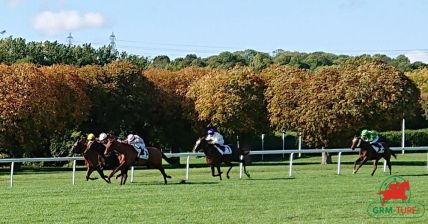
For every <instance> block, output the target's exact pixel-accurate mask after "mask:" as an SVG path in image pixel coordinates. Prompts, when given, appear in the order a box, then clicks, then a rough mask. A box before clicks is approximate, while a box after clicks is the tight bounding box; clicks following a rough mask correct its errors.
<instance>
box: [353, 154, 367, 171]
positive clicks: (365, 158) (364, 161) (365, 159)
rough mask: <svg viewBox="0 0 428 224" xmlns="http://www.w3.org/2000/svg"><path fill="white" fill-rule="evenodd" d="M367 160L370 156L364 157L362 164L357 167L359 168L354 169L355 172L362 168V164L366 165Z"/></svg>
mask: <svg viewBox="0 0 428 224" xmlns="http://www.w3.org/2000/svg"><path fill="white" fill-rule="evenodd" d="M367 160H368V158H367V157H364V159H363V161H361V163H360V165H359V166H358V167H357V169H356V170H355V171H354V174H356V173H357V171H358V170H359V169H360V167H361V166H362V165H364V163H366V162H367Z"/></svg>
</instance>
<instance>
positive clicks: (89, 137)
mask: <svg viewBox="0 0 428 224" xmlns="http://www.w3.org/2000/svg"><path fill="white" fill-rule="evenodd" d="M86 140H88V144H87V145H88V146H89V145H90V144H92V142H94V141H95V135H94V134H92V133H89V134H88V137H87V138H86ZM89 148H90V147H86V149H85V151H84V152H83V155H86V153H87V152H88V150H89Z"/></svg>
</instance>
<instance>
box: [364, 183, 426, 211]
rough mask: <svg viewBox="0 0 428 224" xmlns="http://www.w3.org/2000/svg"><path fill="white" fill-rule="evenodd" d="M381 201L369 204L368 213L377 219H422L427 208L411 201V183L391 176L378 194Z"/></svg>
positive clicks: (381, 186)
mask: <svg viewBox="0 0 428 224" xmlns="http://www.w3.org/2000/svg"><path fill="white" fill-rule="evenodd" d="M376 194H377V195H379V196H380V199H379V200H378V201H376V202H372V203H370V204H369V206H368V208H367V212H368V214H369V215H370V216H372V217H376V218H416V217H422V216H423V214H424V212H425V208H424V206H423V205H422V204H420V203H417V202H413V201H411V199H412V191H411V189H410V181H409V180H408V179H407V180H406V179H405V178H403V177H401V176H390V177H388V178H386V180H384V181H383V182H382V184H381V185H380V189H379V190H378V191H377V192H376Z"/></svg>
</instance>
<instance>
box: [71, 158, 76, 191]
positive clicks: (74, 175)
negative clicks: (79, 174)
mask: <svg viewBox="0 0 428 224" xmlns="http://www.w3.org/2000/svg"><path fill="white" fill-rule="evenodd" d="M71 182H72V184H73V185H75V184H76V160H73V175H72V181H71Z"/></svg>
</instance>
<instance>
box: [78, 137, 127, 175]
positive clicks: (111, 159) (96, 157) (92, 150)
mask: <svg viewBox="0 0 428 224" xmlns="http://www.w3.org/2000/svg"><path fill="white" fill-rule="evenodd" d="M104 150H105V146H104V145H103V144H101V143H99V142H97V141H93V142H91V143H90V144H88V142H87V141H86V140H85V139H78V140H77V141H76V142H75V143H74V144H73V146H72V147H71V150H70V153H79V154H82V155H83V157H84V158H85V164H86V167H87V170H86V180H95V179H96V178H91V177H90V176H91V174H92V172H93V171H94V170H96V171H97V172H98V173H99V174H100V176H101V178H103V180H105V181H106V182H107V183H110V180H109V179H107V176H106V175H105V174H104V172H103V170H104V169H115V168H116V167H118V166H119V159H118V157H117V156H116V155H111V156H108V157H106V156H104ZM85 151H86V153H84V152H85Z"/></svg>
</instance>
